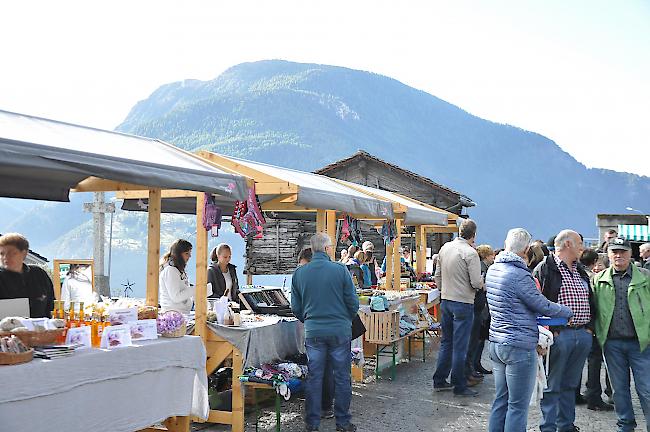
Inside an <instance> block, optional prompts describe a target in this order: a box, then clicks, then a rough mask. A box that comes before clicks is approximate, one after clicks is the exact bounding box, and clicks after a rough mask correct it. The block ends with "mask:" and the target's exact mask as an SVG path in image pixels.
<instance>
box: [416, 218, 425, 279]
mask: <svg viewBox="0 0 650 432" xmlns="http://www.w3.org/2000/svg"><path fill="white" fill-rule="evenodd" d="M415 249H416V253H415V257H416V258H415V259H416V271H417V273H418V274H422V273H424V272H425V271H426V270H427V234H426V232H425V230H424V227H422V226H417V227H415Z"/></svg>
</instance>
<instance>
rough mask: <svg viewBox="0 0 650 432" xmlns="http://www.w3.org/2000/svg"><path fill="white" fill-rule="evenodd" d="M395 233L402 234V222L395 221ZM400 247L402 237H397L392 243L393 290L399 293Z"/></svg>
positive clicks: (400, 275)
mask: <svg viewBox="0 0 650 432" xmlns="http://www.w3.org/2000/svg"><path fill="white" fill-rule="evenodd" d="M395 232H396V233H401V232H402V221H401V220H400V219H395ZM401 246H402V237H401V236H400V235H398V236H397V237H396V238H395V240H394V241H393V289H394V290H397V291H399V289H400V279H401V277H402V270H401V269H402V265H401V261H400V258H401V256H400V253H399V249H400V247H401Z"/></svg>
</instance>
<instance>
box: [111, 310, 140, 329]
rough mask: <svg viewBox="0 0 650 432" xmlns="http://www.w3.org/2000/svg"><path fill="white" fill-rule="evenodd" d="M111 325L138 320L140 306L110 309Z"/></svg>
mask: <svg viewBox="0 0 650 432" xmlns="http://www.w3.org/2000/svg"><path fill="white" fill-rule="evenodd" d="M108 317H109V320H110V321H111V325H112V326H114V325H121V324H126V323H129V322H133V321H137V320H138V308H137V307H133V308H124V309H111V310H109V311H108Z"/></svg>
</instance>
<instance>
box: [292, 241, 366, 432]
mask: <svg viewBox="0 0 650 432" xmlns="http://www.w3.org/2000/svg"><path fill="white" fill-rule="evenodd" d="M309 243H310V244H311V250H312V253H313V256H312V260H311V262H309V263H308V264H305V265H303V266H302V267H299V268H297V269H296V271H295V272H294V273H293V277H292V279H291V310H292V311H293V313H294V315H295V316H296V318H298V319H299V320H300V321H302V322H303V323H305V347H306V348H307V362H308V365H307V366H308V367H309V374H308V375H307V383H306V386H305V393H306V396H307V398H306V401H305V430H306V431H317V430H318V427H319V426H320V419H321V398H322V394H323V390H322V388H323V375H324V371H325V367H326V364H327V363H328V362H329V364H331V367H332V372H333V376H334V416H335V417H336V430H337V431H341V432H354V431H356V430H357V427H356V426H355V425H354V424H353V423H351V422H350V419H351V418H352V417H351V415H350V400H351V398H352V384H351V380H350V367H351V365H350V362H351V356H350V351H351V349H350V348H351V347H350V342H351V338H352V320H353V319H354V317H355V316H356V314H357V311H358V310H359V297H357V293H356V289H355V288H354V285H353V284H352V278H351V277H350V273H349V272H348V269H347V268H346V267H345V266H344V265H342V264H339V263H335V262H332V261H331V260H330V257H329V256H328V255H327V251H328V249H330V248H331V247H332V242H331V240H330V238H329V236H328V235H327V234H325V233H316V234H315V235H314V236H313V237H312V238H311V239H310V241H309Z"/></svg>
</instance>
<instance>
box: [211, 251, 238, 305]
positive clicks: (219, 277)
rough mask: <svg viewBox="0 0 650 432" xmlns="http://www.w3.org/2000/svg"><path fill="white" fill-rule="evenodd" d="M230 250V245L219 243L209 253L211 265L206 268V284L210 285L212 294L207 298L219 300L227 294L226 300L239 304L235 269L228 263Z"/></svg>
mask: <svg viewBox="0 0 650 432" xmlns="http://www.w3.org/2000/svg"><path fill="white" fill-rule="evenodd" d="M231 257H232V249H231V248H230V245H228V244H226V243H221V244H219V245H218V246H217V247H215V248H214V249H212V252H211V253H210V260H211V261H212V264H211V265H210V267H209V268H208V282H209V283H210V284H212V292H213V294H212V295H210V296H208V297H209V298H221V297H222V296H224V295H225V294H226V292H227V293H228V298H229V299H230V300H232V301H235V302H239V281H238V280H237V267H236V266H235V265H234V264H231V263H230V258H231Z"/></svg>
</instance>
